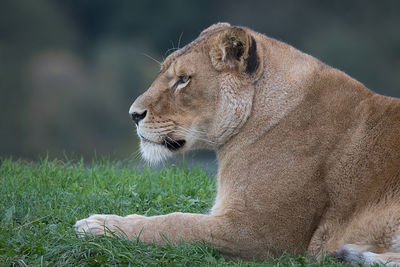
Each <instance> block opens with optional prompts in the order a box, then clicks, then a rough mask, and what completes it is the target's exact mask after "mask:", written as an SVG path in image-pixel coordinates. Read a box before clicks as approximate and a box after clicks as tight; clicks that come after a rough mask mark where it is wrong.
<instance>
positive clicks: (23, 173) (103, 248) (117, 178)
mask: <svg viewBox="0 0 400 267" xmlns="http://www.w3.org/2000/svg"><path fill="white" fill-rule="evenodd" d="M0 164H1V166H0V207H1V209H0V266H10V265H15V266H26V265H32V266H40V265H44V266H47V265H50V266H54V265H56V266H60V265H61V266H64V265H71V266H80V265H90V266H102V265H103V266H104V265H105V266H110V265H111V266H112V265H118V266H121V265H122V266H125V265H132V266H159V265H161V266H232V265H235V266H271V265H282V266H306V265H307V266H326V265H336V266H339V264H337V263H335V262H334V261H330V260H329V259H326V260H324V261H323V262H321V263H318V262H316V261H306V260H305V258H304V257H302V256H296V257H289V256H282V257H281V258H278V259H270V260H269V261H266V262H264V263H255V262H253V263H247V262H242V261H227V260H225V259H224V258H222V257H221V256H220V254H219V253H218V250H217V249H216V248H213V247H210V246H205V245H203V244H200V243H197V244H182V245H179V246H172V245H170V244H167V245H165V246H156V245H153V244H143V243H141V242H139V241H137V242H135V241H130V240H125V239H117V238H109V237H105V236H97V237H95V236H89V237H85V238H78V237H77V236H76V234H75V232H74V230H73V225H74V223H75V221H76V220H78V219H82V218H86V217H87V216H89V215H90V214H93V213H112V214H118V215H128V214H132V213H137V214H143V215H148V216H151V215H159V214H165V213H169V212H174V211H182V212H207V211H208V210H209V209H210V207H211V205H212V202H213V199H214V196H215V190H216V189H215V179H214V177H209V176H208V175H207V173H206V172H204V171H202V170H201V169H192V170H190V171H186V172H184V171H183V170H180V169H178V168H176V167H170V168H165V169H163V170H162V171H160V172H157V171H153V170H151V169H145V170H143V171H140V172H139V171H136V170H134V169H132V168H131V167H130V166H129V164H127V163H125V164H123V163H118V162H108V161H104V160H103V161H100V162H97V163H92V164H91V165H89V166H87V165H85V164H83V162H82V161H81V162H75V163H73V162H61V161H47V160H41V161H40V162H38V163H29V162H24V161H20V160H16V161H12V160H10V159H5V160H2V161H0Z"/></svg>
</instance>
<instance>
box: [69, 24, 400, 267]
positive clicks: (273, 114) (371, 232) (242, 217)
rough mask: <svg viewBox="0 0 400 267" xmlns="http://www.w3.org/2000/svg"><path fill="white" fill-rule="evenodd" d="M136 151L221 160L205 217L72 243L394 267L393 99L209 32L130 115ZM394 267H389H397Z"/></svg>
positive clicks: (126, 227) (170, 63) (96, 221)
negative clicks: (196, 244) (206, 249)
mask: <svg viewBox="0 0 400 267" xmlns="http://www.w3.org/2000/svg"><path fill="white" fill-rule="evenodd" d="M129 113H130V114H131V116H132V118H133V120H134V121H135V123H136V125H137V133H138V135H139V137H140V140H141V152H142V155H143V157H144V158H145V159H147V160H148V161H154V162H156V161H160V160H162V159H164V158H166V157H168V156H170V155H172V154H174V153H178V152H182V151H186V150H189V149H193V148H209V149H215V150H216V151H217V156H218V162H219V169H218V193H217V197H216V200H215V204H214V206H213V208H212V210H211V212H210V213H209V214H187V213H172V214H168V215H162V216H153V217H145V216H140V215H129V216H126V217H120V216H117V215H93V216H90V217H89V218H87V219H84V220H80V221H78V222H77V223H76V225H75V227H76V230H77V232H78V233H82V232H84V233H93V234H103V233H104V227H103V226H104V225H105V226H106V227H107V228H109V229H110V230H111V231H116V232H119V231H121V230H122V231H124V232H125V233H126V234H127V236H128V237H129V238H132V239H136V237H137V236H139V238H140V239H141V240H142V241H144V242H153V241H155V242H157V243H160V244H162V243H163V242H164V238H163V237H162V235H160V233H163V234H165V235H166V236H168V237H169V238H170V240H171V242H173V243H178V242H179V241H180V240H185V241H189V242H190V241H195V240H204V241H205V242H209V243H212V244H214V245H216V246H218V247H220V248H221V253H222V254H223V255H225V256H227V257H230V258H242V259H245V260H252V259H258V260H262V259H265V258H266V257H267V255H268V254H270V255H271V254H272V255H280V254H281V253H283V252H289V253H291V254H293V253H304V252H306V251H307V252H308V254H309V255H313V256H315V257H321V256H322V255H324V254H325V253H327V254H330V255H332V256H334V257H337V258H339V259H340V260H343V261H346V262H350V263H356V262H361V263H365V264H373V263H385V262H387V261H393V262H396V261H397V262H400V227H399V226H400V100H399V99H394V98H389V97H384V96H380V95H377V94H375V93H373V92H371V91H370V90H368V89H367V88H366V87H365V86H364V85H362V84H361V83H359V82H358V81H356V80H354V79H352V78H351V77H349V76H347V75H346V74H345V73H343V72H341V71H339V70H336V69H334V68H331V67H329V66H327V65H325V64H323V63H321V62H320V61H318V60H317V59H315V58H313V57H311V56H309V55H307V54H304V53H302V52H300V51H298V50H296V49H295V48H293V47H291V46H289V45H287V44H285V43H282V42H279V41H277V40H274V39H270V38H268V37H266V36H265V35H262V34H259V33H257V32H254V31H252V30H250V29H248V28H245V27H237V26H230V25H229V24H227V23H218V24H215V25H212V26H211V27H209V28H207V29H206V30H204V31H203V32H202V33H201V34H200V36H199V37H198V38H197V39H196V40H194V41H193V42H192V43H190V44H188V45H187V46H185V47H184V48H182V49H180V50H178V51H176V52H174V53H172V54H171V55H170V56H169V57H168V58H167V59H166V60H165V61H164V62H163V63H162V65H161V70H160V73H159V75H158V77H157V78H156V80H155V81H154V82H153V84H152V85H151V87H150V88H149V89H148V90H147V91H146V92H145V93H144V94H143V95H141V96H140V97H139V98H138V99H136V101H135V102H134V103H133V104H132V106H131V108H130V110H129ZM393 262H392V263H391V264H395V263H393Z"/></svg>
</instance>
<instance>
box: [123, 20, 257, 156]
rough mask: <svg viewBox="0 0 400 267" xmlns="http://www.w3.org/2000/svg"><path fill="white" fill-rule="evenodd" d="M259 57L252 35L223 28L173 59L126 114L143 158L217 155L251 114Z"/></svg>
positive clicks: (224, 25)
mask: <svg viewBox="0 0 400 267" xmlns="http://www.w3.org/2000/svg"><path fill="white" fill-rule="evenodd" d="M259 53H260V48H257V44H256V41H255V37H254V36H253V35H252V33H251V32H250V30H248V29H246V28H242V27H233V26H230V25H229V24H227V23H218V24H216V25H213V26H211V27H209V28H208V29H206V30H204V31H203V32H202V33H201V34H200V36H199V37H198V38H197V39H196V40H195V41H193V42H192V43H190V44H188V45H186V46H185V47H183V48H182V49H180V50H177V51H175V52H174V53H172V54H171V55H170V56H169V57H168V58H167V59H166V60H165V61H164V62H163V63H162V65H161V70H160V73H159V75H158V77H157V78H156V80H155V81H154V82H153V84H152V85H151V86H150V88H149V89H148V90H147V91H146V92H145V93H144V94H142V95H141V96H140V97H138V98H137V99H136V101H135V102H134V103H133V104H132V106H131V107H130V110H129V113H130V115H131V116H132V119H133V120H134V121H135V123H136V125H137V133H138V135H139V137H140V141H141V144H140V147H141V152H142V155H143V157H144V158H145V159H146V160H148V161H151V162H157V161H160V160H163V159H164V158H166V157H167V156H169V155H172V154H173V153H175V152H182V151H186V150H188V149H191V148H211V149H216V148H218V147H219V146H221V145H223V144H224V143H226V142H227V140H229V138H230V137H232V136H233V135H235V134H236V133H237V132H238V131H239V129H240V128H241V126H242V125H243V124H244V123H245V122H246V120H247V118H248V117H249V115H250V113H251V107H252V99H253V94H254V85H253V84H254V82H255V80H256V79H257V76H258V75H259V74H258V69H260V64H261V62H260V56H259Z"/></svg>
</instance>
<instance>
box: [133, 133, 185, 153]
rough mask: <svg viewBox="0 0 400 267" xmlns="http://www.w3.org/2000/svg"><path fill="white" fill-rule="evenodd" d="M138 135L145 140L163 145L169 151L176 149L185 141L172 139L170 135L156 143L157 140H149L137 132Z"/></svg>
mask: <svg viewBox="0 0 400 267" xmlns="http://www.w3.org/2000/svg"><path fill="white" fill-rule="evenodd" d="M139 136H140V138H141V139H142V140H143V141H145V142H148V143H152V144H156V145H160V146H164V147H166V148H168V149H169V150H171V151H176V150H178V149H180V148H181V147H183V146H184V145H185V143H186V141H185V140H174V139H172V138H170V137H168V138H164V139H163V140H162V142H161V143H157V142H154V141H151V140H149V139H147V138H146V137H144V136H143V135H141V134H139Z"/></svg>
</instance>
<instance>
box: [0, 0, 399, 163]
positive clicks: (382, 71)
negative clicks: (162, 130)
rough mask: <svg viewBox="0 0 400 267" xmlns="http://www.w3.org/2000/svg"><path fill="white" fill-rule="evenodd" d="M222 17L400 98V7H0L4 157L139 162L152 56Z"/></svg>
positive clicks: (97, 2)
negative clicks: (137, 119) (141, 104)
mask: <svg viewBox="0 0 400 267" xmlns="http://www.w3.org/2000/svg"><path fill="white" fill-rule="evenodd" d="M219 21H226V22H230V23H231V24H234V25H245V26H248V27H250V28H252V29H254V30H256V31H258V32H261V33H265V34H267V35H268V36H270V37H273V38H276V39H279V40H282V41H285V42H287V43H289V44H291V45H293V46H294V47H296V48H298V49H300V50H302V51H305V52H307V53H309V54H311V55H313V56H315V57H317V58H319V59H321V60H322V61H324V62H325V63H327V64H329V65H332V66H334V67H336V68H339V69H341V70H343V71H345V72H346V73H348V74H349V75H351V76H353V77H354V78H356V79H358V80H359V81H361V82H363V83H364V84H365V85H366V86H367V87H369V88H371V89H372V90H374V91H376V92H378V93H381V94H384V95H390V96H397V97H400V1H395V0H393V1H363V0H358V1H357V0H355V1H320V0H315V1H311V0H309V1H296V0H293V1H281V0H274V1H243V0H242V1H232V0H221V1H209V0H203V1H184V0H169V1H151V0H148V1H134V0H119V1H111V0H92V1H91V0H80V1H65V0H35V1H27V0H1V1H0V108H1V110H0V111H1V112H0V157H9V156H12V157H14V158H17V157H20V158H25V159H33V160H35V159H38V158H39V157H40V156H45V155H48V156H49V157H50V158H54V157H58V158H60V157H64V155H68V156H69V157H72V158H73V157H81V156H83V157H84V158H85V159H88V160H90V159H91V158H92V157H93V156H95V155H97V156H103V155H108V156H111V157H112V158H116V159H122V158H133V159H134V160H135V159H136V158H137V150H138V146H137V142H138V139H137V137H136V134H135V127H134V125H133V123H132V121H131V119H130V117H129V116H128V109H129V107H130V105H131V103H132V102H133V101H134V99H135V98H136V97H137V96H138V95H139V94H141V93H143V92H144V91H145V90H146V89H147V88H148V86H149V85H150V84H151V82H152V80H153V79H154V78H155V77H156V75H157V73H158V70H159V66H158V64H157V63H156V62H155V61H154V60H152V59H151V58H154V59H156V60H158V61H162V60H163V59H164V58H166V57H167V55H168V54H169V53H170V52H171V51H172V50H171V49H173V48H176V47H178V46H180V47H182V46H183V45H185V44H187V43H188V42H190V41H191V40H193V39H194V38H196V37H197V36H198V34H199V33H200V32H201V31H202V30H203V29H204V28H206V27H208V26H209V25H210V24H213V23H216V22H219ZM210 155H211V156H210ZM200 157H211V158H210V159H211V161H212V160H213V158H212V154H204V153H200Z"/></svg>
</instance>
